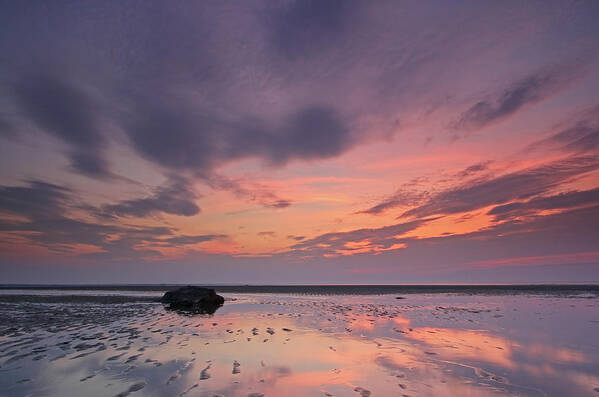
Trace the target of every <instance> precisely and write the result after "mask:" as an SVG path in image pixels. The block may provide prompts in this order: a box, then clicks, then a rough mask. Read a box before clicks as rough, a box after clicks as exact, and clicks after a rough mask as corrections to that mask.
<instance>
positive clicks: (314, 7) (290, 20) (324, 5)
mask: <svg viewBox="0 0 599 397" xmlns="http://www.w3.org/2000/svg"><path fill="white" fill-rule="evenodd" d="M359 5H360V2H358V1H353V0H330V1H318V0H305V1H291V2H286V3H281V6H280V7H278V8H277V9H276V11H275V13H273V14H274V15H273V16H272V18H271V21H272V30H271V37H272V43H273V44H274V47H275V49H276V50H277V52H278V53H280V54H281V55H283V56H285V57H286V58H288V59H290V60H295V59H298V58H302V57H305V56H311V55H313V54H314V53H315V52H318V51H321V50H323V49H326V48H329V47H330V46H332V45H333V43H339V41H342V40H343V36H344V35H345V34H346V33H348V32H350V31H351V28H352V17H353V16H355V15H356V14H357V12H358V10H359V8H358V6H359ZM353 22H356V21H355V20H354V21H353Z"/></svg>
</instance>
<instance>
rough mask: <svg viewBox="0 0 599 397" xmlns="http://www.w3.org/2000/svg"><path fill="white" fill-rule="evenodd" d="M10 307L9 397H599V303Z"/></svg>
mask: <svg viewBox="0 0 599 397" xmlns="http://www.w3.org/2000/svg"><path fill="white" fill-rule="evenodd" d="M224 295H225V297H226V298H227V302H226V303H225V305H224V306H223V307H222V308H221V309H219V310H218V311H217V312H216V313H215V314H214V315H211V316H208V315H204V316H202V315H197V316H185V315H181V314H178V313H175V312H169V311H166V310H164V308H163V307H162V305H160V304H156V303H146V302H130V303H123V304H94V303H43V302H39V301H37V300H36V301H33V302H26V303H14V302H9V303H3V304H2V305H1V306H0V395H2V396H83V395H85V396H127V395H131V396H144V395H147V396H177V395H180V396H216V395H223V396H260V395H265V396H281V395H284V396H331V395H332V396H356V397H360V396H451V395H455V396H498V395H518V396H545V395H547V396H564V395H575V396H599V338H597V337H596V335H599V300H598V299H597V298H596V297H595V295H589V296H582V297H564V296H555V295H543V296H538V295H523V294H519V295H505V294H502V295H463V294H410V295H406V296H405V297H404V299H396V297H395V295H380V296H377V295H368V296H364V295H352V296H345V295H344V296H334V295H333V296H331V295H329V296H310V295H283V294H240V293H231V294H224Z"/></svg>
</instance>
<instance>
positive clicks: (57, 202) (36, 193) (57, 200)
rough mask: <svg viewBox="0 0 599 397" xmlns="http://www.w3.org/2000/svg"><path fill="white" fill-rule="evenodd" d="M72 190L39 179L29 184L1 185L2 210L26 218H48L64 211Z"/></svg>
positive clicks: (0, 203) (0, 200) (28, 182)
mask: <svg viewBox="0 0 599 397" xmlns="http://www.w3.org/2000/svg"><path fill="white" fill-rule="evenodd" d="M71 193H72V191H71V190H70V189H68V188H65V187H63V186H58V185H54V184H51V183H46V182H42V181H38V180H30V181H27V186H0V210H1V211H3V212H7V213H10V214H12V215H17V216H24V217H26V218H30V217H34V218H47V217H51V216H54V215H57V214H60V213H62V212H63V211H64V210H65V207H66V205H67V204H68V202H69V198H70V194H71Z"/></svg>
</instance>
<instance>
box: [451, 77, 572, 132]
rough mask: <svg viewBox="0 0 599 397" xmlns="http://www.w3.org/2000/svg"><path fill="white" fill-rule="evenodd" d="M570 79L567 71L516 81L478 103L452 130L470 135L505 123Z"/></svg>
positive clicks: (463, 115) (453, 125)
mask: <svg viewBox="0 0 599 397" xmlns="http://www.w3.org/2000/svg"><path fill="white" fill-rule="evenodd" d="M574 70H575V69H574ZM570 73H572V74H574V72H570ZM567 77H568V76H567V75H566V71H565V70H564V68H561V69H555V70H551V71H541V72H538V73H535V74H532V75H530V76H528V77H526V78H524V79H522V80H520V81H517V82H515V83H514V84H513V85H511V86H510V87H508V88H506V89H505V90H504V91H503V92H501V93H499V94H498V95H497V96H496V97H491V98H488V99H485V100H482V101H479V102H477V103H475V104H474V105H472V107H470V108H469V109H468V110H466V111H465V112H464V113H462V115H461V116H460V118H459V119H458V120H457V121H455V122H454V123H453V124H452V127H453V128H455V129H456V130H458V131H465V132H468V131H472V130H476V129H479V128H483V127H485V126H487V125H488V124H491V123H493V122H495V121H499V120H502V119H504V118H506V117H508V116H511V115H512V114H514V113H516V112H517V111H518V110H520V109H521V108H523V107H524V106H526V105H529V104H533V103H536V102H540V101H542V100H544V99H545V98H547V97H549V96H550V95H552V94H554V93H555V92H556V91H557V90H559V89H560V88H562V87H563V86H564V85H565V84H566V83H567V81H568V79H567Z"/></svg>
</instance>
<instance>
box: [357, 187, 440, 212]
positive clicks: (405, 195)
mask: <svg viewBox="0 0 599 397" xmlns="http://www.w3.org/2000/svg"><path fill="white" fill-rule="evenodd" d="M428 196H429V193H428V192H421V191H415V190H407V189H404V188H401V189H398V190H397V191H396V192H395V193H393V195H391V196H390V197H388V198H386V199H384V200H383V201H381V202H380V203H378V204H376V205H373V206H372V207H370V208H367V209H365V210H362V211H358V212H357V214H369V215H378V214H381V213H383V212H385V211H387V210H390V209H392V208H397V207H410V206H414V205H416V204H418V203H420V202H422V201H423V200H425V199H426V198H427V197H428Z"/></svg>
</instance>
